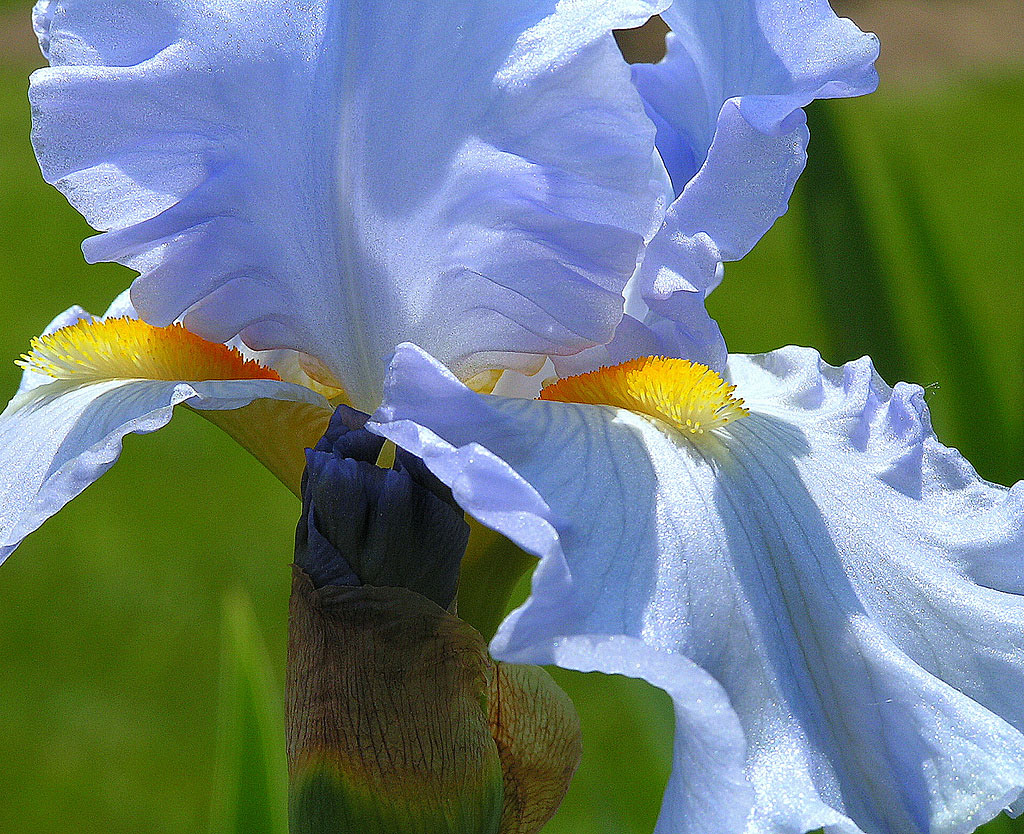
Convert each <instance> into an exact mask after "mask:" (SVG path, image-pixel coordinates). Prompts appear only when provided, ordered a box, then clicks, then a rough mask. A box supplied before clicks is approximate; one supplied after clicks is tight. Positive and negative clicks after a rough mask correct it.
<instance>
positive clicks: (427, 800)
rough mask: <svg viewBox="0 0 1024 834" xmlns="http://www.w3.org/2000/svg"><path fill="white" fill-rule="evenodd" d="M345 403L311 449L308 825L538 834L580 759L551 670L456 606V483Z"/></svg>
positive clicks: (292, 671)
mask: <svg viewBox="0 0 1024 834" xmlns="http://www.w3.org/2000/svg"><path fill="white" fill-rule="evenodd" d="M364 420H365V416H364V415H360V414H359V413H358V412H355V411H353V410H351V409H344V408H343V409H339V411H338V412H337V413H336V414H335V416H334V419H332V422H331V428H330V429H329V431H328V433H327V435H326V436H325V437H324V439H323V440H322V441H321V442H320V443H319V444H317V447H316V448H315V449H314V450H311V451H310V452H309V454H308V457H307V471H306V475H305V477H304V479H303V516H302V519H301V521H300V523H299V528H298V532H297V536H296V564H295V568H294V576H293V584H292V598H291V612H290V623H289V645H288V682H287V690H288V692H287V724H288V727H287V729H288V761H289V772H290V777H291V811H290V813H291V820H292V832H293V834H348V832H351V834H533V832H536V831H537V830H539V829H540V827H541V826H542V825H543V824H544V823H545V822H546V821H547V820H548V819H549V818H550V817H551V815H552V814H553V813H554V811H555V809H556V808H557V807H558V804H559V803H560V802H561V799H562V797H563V796H564V794H565V791H566V789H567V788H568V785H569V780H570V778H571V777H572V774H573V772H574V771H575V769H576V766H577V764H578V763H579V758H580V752H581V746H580V731H579V723H578V720H577V718H576V714H575V711H574V710H573V708H572V704H571V702H570V701H569V699H568V698H567V696H566V695H565V694H564V693H563V692H562V691H561V690H559V689H558V687H557V686H555V684H554V682H553V681H552V680H551V678H550V677H549V676H548V675H547V673H546V672H544V671H543V670H542V669H540V668H537V667H530V666H515V665H509V664H501V663H495V662H494V661H493V660H492V659H491V658H490V657H489V655H488V653H487V646H486V644H485V642H484V640H483V638H482V637H481V636H480V634H479V633H478V632H477V631H476V630H475V629H473V628H472V627H471V626H470V625H468V624H467V623H465V622H463V621H462V620H460V619H458V618H457V617H456V616H454V614H453V613H451V611H452V610H453V609H454V597H455V591H456V587H457V579H458V568H459V563H460V561H461V558H462V555H463V552H464V550H465V546H466V540H467V536H468V529H467V528H466V525H465V521H464V519H463V516H462V513H461V511H459V510H458V508H457V507H456V505H455V503H454V502H453V501H452V500H451V495H450V493H448V491H447V490H446V488H445V487H444V486H443V485H441V484H440V483H439V482H437V481H436V479H435V478H434V477H433V475H431V474H430V473H429V472H428V471H427V470H426V468H425V467H424V466H423V463H422V461H419V460H418V459H416V458H413V457H411V456H408V455H405V453H400V454H399V455H398V456H397V457H396V464H395V467H394V468H393V469H390V470H385V469H380V468H378V467H376V466H375V465H374V462H375V461H376V459H377V457H378V455H379V453H380V449H381V443H380V440H379V438H376V437H374V436H373V435H371V434H370V433H369V432H367V431H366V430H365V429H363V428H362V423H363V421H364Z"/></svg>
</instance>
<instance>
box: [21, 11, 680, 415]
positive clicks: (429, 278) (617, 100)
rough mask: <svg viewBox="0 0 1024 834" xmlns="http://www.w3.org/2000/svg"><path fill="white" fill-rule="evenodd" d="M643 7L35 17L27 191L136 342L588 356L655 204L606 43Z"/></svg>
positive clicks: (462, 369)
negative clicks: (31, 187) (46, 195)
mask: <svg viewBox="0 0 1024 834" xmlns="http://www.w3.org/2000/svg"><path fill="white" fill-rule="evenodd" d="M666 2H667V0H665V2H659V0H612V2H607V0H604V2H602V0H563V1H562V2H558V3H555V2H553V0H505V2H500V3H499V2H491V1H490V0H445V2H437V3H424V2H421V0H344V2H342V0H267V2H261V3H257V4H253V3H251V2H242V0H228V2H213V0H154V2H149V3H144V4H132V5H129V6H126V5H125V4H111V3H109V2H105V0H44V1H43V2H40V3H38V4H37V6H36V30H37V32H38V34H39V37H40V43H41V44H42V47H43V50H44V52H45V54H46V55H47V57H48V58H49V60H50V62H51V64H52V67H51V68H48V69H43V70H40V71H38V72H37V73H36V74H35V75H34V76H33V81H32V90H31V97H32V102H33V108H34V114H35V116H34V134H33V135H34V141H35V146H36V151H37V154H38V157H39V160H40V164H41V166H42V170H43V174H44V176H45V177H46V179H47V180H48V181H49V182H52V183H54V184H55V185H57V187H58V188H60V189H61V190H62V191H63V192H64V193H65V194H66V195H67V196H68V199H69V200H70V201H71V202H72V203H73V204H74V205H75V206H76V207H77V208H78V209H79V210H80V211H81V212H82V213H83V214H84V215H85V217H86V218H87V219H88V220H89V222H90V223H91V224H92V225H93V226H95V227H96V228H97V229H100V230H101V231H104V232H105V234H103V235H100V236H98V237H95V238H92V239H90V240H89V241H87V242H86V245H85V250H86V255H87V257H88V258H89V259H90V260H114V261H119V262H121V263H125V264H127V265H129V266H131V267H133V268H135V269H137V270H139V271H140V272H141V276H140V277H139V278H138V279H137V281H136V283H135V285H134V286H133V289H132V300H133V302H134V303H135V306H136V307H137V308H138V311H139V313H140V314H141V315H142V316H143V318H145V319H146V320H147V321H149V322H150V323H153V324H156V325H166V324H169V323H170V322H172V321H175V320H178V319H179V318H180V317H183V319H182V320H183V321H184V324H185V326H186V327H188V328H189V329H190V330H192V331H193V332H195V333H198V334H200V335H202V336H203V337H205V338H207V339H210V340H212V341H217V342H224V341H227V340H228V339H230V338H232V337H234V336H235V335H236V334H241V337H242V339H243V340H244V341H245V343H246V344H247V345H248V346H250V347H252V348H255V349H271V348H291V349H295V350H298V351H301V352H303V353H306V354H310V355H313V356H315V357H317V358H318V359H319V360H321V361H322V362H323V363H324V365H325V366H326V367H327V368H328V369H329V371H330V372H332V373H333V375H334V376H335V377H336V378H337V379H338V380H340V382H341V384H342V385H343V386H344V388H345V389H346V391H347V392H348V394H349V396H350V398H351V400H352V402H353V404H354V405H356V406H359V407H361V408H364V409H372V408H373V407H375V406H376V405H377V403H378V402H379V397H380V385H381V380H382V376H383V369H384V367H385V364H386V361H387V359H388V357H389V356H390V355H391V352H392V350H393V349H394V347H395V345H396V344H398V343H399V342H401V341H404V340H415V341H417V342H418V343H420V344H423V345H425V346H426V347H427V348H429V349H430V350H431V351H432V353H433V354H434V355H436V356H438V357H439V358H441V359H442V360H443V361H444V362H445V363H446V364H448V365H449V367H452V368H454V369H456V371H457V372H458V373H459V375H460V376H461V377H463V378H468V377H470V376H472V375H473V374H475V373H477V372H478V371H480V370H481V369H482V368H485V367H494V366H495V363H498V364H503V365H507V366H517V365H519V364H524V365H529V364H532V362H533V359H532V358H530V359H528V360H525V359H517V358H516V357H514V356H508V355H502V356H499V357H496V356H495V352H498V353H502V352H507V351H511V352H518V353H533V354H567V353H572V352H575V351H577V350H580V349H582V348H585V347H588V346H590V345H593V344H597V343H602V342H605V341H607V340H608V339H609V338H611V335H612V332H613V330H614V328H615V325H616V323H617V322H618V320H619V318H620V317H621V314H622V301H621V297H620V293H621V290H622V288H623V286H624V284H625V283H626V281H627V279H628V278H629V276H630V274H631V273H632V272H633V270H634V267H635V265H636V260H637V256H638V253H639V251H640V247H641V246H642V243H643V238H644V236H645V235H647V234H649V232H650V228H651V225H652V222H653V221H654V220H655V218H656V216H657V214H658V211H659V210H660V208H659V207H660V206H661V205H662V197H661V195H660V192H661V191H662V190H663V181H662V178H663V176H664V173H663V170H662V169H661V166H660V164H659V163H656V161H655V159H654V155H653V142H654V128H653V126H652V125H651V124H650V121H649V120H648V119H647V118H646V116H645V115H644V109H643V105H642V103H641V101H640V98H639V96H638V95H637V92H636V90H635V88H634V87H633V85H632V84H631V83H630V78H629V70H628V68H627V67H626V65H625V63H624V62H623V61H622V59H621V56H620V55H619V54H618V52H617V50H616V48H615V45H614V42H613V41H612V39H611V35H610V29H611V28H613V27H620V26H631V25H638V24H640V23H642V22H643V21H644V20H645V19H646V18H647V17H649V16H650V15H651V14H654V13H656V12H658V11H660V9H661V8H663V7H664V5H666Z"/></svg>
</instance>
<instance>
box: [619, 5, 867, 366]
mask: <svg viewBox="0 0 1024 834" xmlns="http://www.w3.org/2000/svg"><path fill="white" fill-rule="evenodd" d="M662 17H663V18H664V19H665V21H666V23H668V25H669V26H670V27H671V28H672V32H671V33H670V34H669V36H668V39H667V47H668V51H667V54H666V56H665V58H664V59H663V60H662V61H660V62H659V63H657V64H638V65H636V66H635V67H634V69H633V73H634V80H635V82H636V85H637V88H638V89H639V90H640V93H641V95H642V96H643V98H644V103H645V105H646V107H647V110H648V113H649V115H650V116H651V118H652V120H653V121H654V122H655V124H656V125H657V128H658V133H657V140H656V141H657V146H658V151H659V152H660V154H661V158H662V160H663V161H664V163H665V167H666V168H667V169H668V172H669V174H670V176H671V178H672V183H673V190H674V193H675V196H676V200H675V203H674V204H673V205H672V208H671V210H670V211H669V213H668V216H667V217H666V219H665V226H664V228H663V229H662V230H661V231H660V232H659V233H658V236H657V237H656V238H655V239H654V241H653V242H652V244H651V247H650V248H649V249H648V253H647V256H646V257H645V259H644V265H643V267H642V268H641V270H640V271H639V273H638V274H637V276H636V278H635V280H634V281H633V282H632V284H631V285H630V289H629V290H628V296H629V299H630V301H629V303H628V304H627V307H626V312H627V313H629V314H631V315H632V316H634V317H635V318H637V319H639V320H641V321H644V322H645V323H646V324H648V325H649V326H650V327H651V329H652V330H655V331H656V332H658V333H659V335H661V336H662V337H663V338H664V339H666V340H667V342H668V344H667V346H666V347H665V350H664V352H670V353H671V352H673V347H674V348H675V349H676V350H678V351H680V352H682V353H683V354H685V355H686V356H688V357H689V358H691V359H694V360H695V361H698V362H702V363H704V364H707V365H710V366H711V367H713V368H716V369H719V370H720V369H721V368H722V367H723V365H724V363H725V354H726V351H725V342H724V341H723V340H722V338H721V334H720V333H719V332H718V328H717V325H715V324H714V322H712V321H711V319H710V318H709V317H708V314H707V312H706V311H705V310H704V299H705V298H706V297H707V295H708V293H710V292H711V291H712V290H713V289H714V288H715V287H716V286H717V285H718V282H719V281H720V280H721V269H720V264H721V263H722V262H724V261H735V260H739V259H740V258H742V257H743V256H744V255H746V254H747V252H749V251H750V250H751V249H752V248H753V246H754V245H755V244H756V243H757V241H758V240H760V239H761V237H762V236H763V235H764V234H765V233H766V232H767V231H768V229H770V228H771V226H772V224H773V223H774V222H775V221H776V220H777V219H778V218H779V217H781V216H782V215H783V214H785V212H786V210H787V208H788V205H789V198H790V195H791V194H792V192H793V187H794V185H795V183H796V180H797V178H798V177H799V176H800V173H801V171H803V168H804V165H805V163H806V159H807V143H808V132H807V126H806V118H805V116H804V113H803V110H802V109H801V108H803V107H804V106H805V105H807V104H809V103H810V102H811V101H813V100H814V99H819V98H838V97H846V96H858V95H863V94H865V93H869V92H871V91H872V90H874V89H875V87H876V86H877V84H878V76H877V73H876V72H875V69H874V61H875V59H876V57H877V55H878V41H877V39H876V38H875V36H874V35H869V34H865V33H864V32H861V31H860V30H859V29H858V28H857V27H856V26H855V25H854V24H853V23H851V22H850V21H849V20H844V19H840V18H838V17H836V15H835V14H834V13H833V11H832V9H831V8H830V7H829V4H828V2H827V0H675V2H673V4H672V6H671V7H670V8H669V9H668V10H667V11H665V12H664V13H663V15H662ZM666 264H671V265H672V268H671V269H668V268H667V267H666Z"/></svg>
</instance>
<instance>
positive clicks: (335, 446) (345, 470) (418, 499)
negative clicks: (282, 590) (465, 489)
mask: <svg viewBox="0 0 1024 834" xmlns="http://www.w3.org/2000/svg"><path fill="white" fill-rule="evenodd" d="M367 419H368V417H367V415H365V414H363V413H362V412H359V411H356V410H355V409H353V408H349V407H348V406H339V407H338V409H337V410H336V411H335V412H334V415H333V416H332V417H331V422H330V425H329V426H328V428H327V432H326V433H325V434H324V436H323V438H321V440H320V441H319V442H318V443H317V444H316V448H314V449H307V450H306V471H305V474H304V475H303V477H302V517H301V518H300V520H299V524H298V528H297V530H296V534H295V564H296V565H298V566H299V567H300V568H301V569H302V570H303V571H304V572H305V573H306V574H307V575H308V576H309V577H310V579H311V580H312V582H313V585H314V587H317V588H321V587H323V586H325V585H348V586H353V585H355V586H358V585H374V586H378V587H399V588H408V589H410V590H412V591H416V592H417V593H419V594H422V595H423V596H425V597H427V598H428V599H431V600H433V601H434V602H435V603H437V604H438V605H439V606H441V607H442V608H448V607H449V606H450V605H451V603H452V601H453V600H454V599H455V591H456V587H457V585H458V578H459V565H460V563H461V562H462V557H463V555H464V554H465V552H466V544H467V542H468V541H469V525H468V524H467V523H466V520H465V518H464V516H463V514H462V510H461V509H459V507H458V505H457V504H456V503H455V501H454V499H453V498H452V495H451V492H450V490H448V488H447V487H445V486H444V484H442V483H441V482H440V481H439V480H438V479H437V478H436V477H435V476H434V475H433V473H431V472H430V471H429V470H428V469H427V467H426V465H425V464H424V463H423V461H422V460H420V459H419V458H417V457H415V456H413V455H410V454H408V453H407V452H405V451H403V450H401V449H400V450H398V452H397V453H396V455H395V464H394V468H392V469H381V468H380V467H378V466H377V465H376V462H377V458H378V457H379V456H380V451H381V448H382V447H383V445H384V440H383V439H382V438H381V437H379V436H377V435H375V434H372V433H370V432H369V431H367V430H366V429H365V428H364V426H365V423H366V421H367Z"/></svg>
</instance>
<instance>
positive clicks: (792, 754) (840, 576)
mask: <svg viewBox="0 0 1024 834" xmlns="http://www.w3.org/2000/svg"><path fill="white" fill-rule="evenodd" d="M726 376H727V378H728V380H729V381H730V382H733V383H735V384H736V385H737V386H738V389H737V394H738V395H740V396H742V397H744V399H745V401H746V404H747V406H748V407H749V408H750V412H751V413H750V414H749V415H747V416H745V417H741V418H740V419H738V420H736V421H734V422H733V423H730V424H729V425H728V426H726V427H725V428H723V429H721V430H720V431H719V432H718V433H717V434H716V436H714V437H705V438H704V441H702V442H691V441H690V440H688V439H685V438H684V437H683V436H682V435H680V434H678V433H675V432H673V431H670V430H667V428H666V427H664V426H662V425H659V424H656V423H655V422H653V421H651V420H649V419H647V418H645V417H642V416H640V415H637V414H635V413H633V412H630V411H625V410H622V409H615V408H610V407H606V406H592V405H572V404H566V403H557V402H543V401H531V400H514V399H507V398H501V397H494V396H490V397H485V396H481V395H478V394H474V393H472V392H471V391H469V390H468V389H467V388H465V386H463V385H461V384H460V383H459V382H458V380H457V379H456V378H455V377H453V376H452V375H451V374H450V373H449V372H447V371H446V370H445V369H444V368H443V366H441V365H440V364H439V363H437V362H436V361H435V360H432V359H431V358H430V357H429V356H427V355H426V354H424V353H423V352H422V351H420V350H419V349H417V348H415V347H413V346H402V347H401V348H399V350H398V352H397V353H396V357H395V360H394V362H393V364H392V366H391V370H390V373H389V377H388V381H387V383H386V389H385V391H386V393H385V404H384V405H383V406H382V408H381V409H380V411H379V412H378V413H377V414H376V415H374V416H373V417H372V418H371V421H370V423H368V424H367V427H368V428H370V429H371V430H373V431H377V432H379V433H380V434H382V435H384V436H385V437H388V438H390V439H391V440H393V441H395V442H396V443H397V444H398V445H400V446H402V447H403V448H405V449H407V450H409V451H410V452H412V453H414V454H416V455H419V456H421V457H422V458H423V460H424V461H425V462H426V463H427V465H428V466H429V467H430V468H431V469H432V470H433V471H434V472H435V473H436V474H437V475H438V477H440V478H441V480H442V481H444V482H445V483H447V484H449V485H450V486H451V488H452V491H453V494H454V496H455V498H456V499H457V500H458V501H459V503H460V504H461V505H462V506H463V507H464V508H465V509H466V510H467V511H468V512H469V513H470V514H472V515H473V516H475V517H476V518H477V519H479V520H480V521H481V522H483V523H485V524H487V525H489V526H491V527H494V528H495V529H497V530H499V531H500V532H502V533H503V534H505V535H506V536H508V537H509V538H511V539H512V540H513V541H514V542H516V543H517V544H518V545H519V546H521V547H523V548H524V549H526V550H528V551H529V552H531V553H534V554H536V555H538V556H539V557H540V558H541V562H540V564H539V566H538V568H537V570H536V572H535V574H534V578H533V584H532V593H531V596H530V598H529V599H528V600H527V602H526V603H525V604H524V605H523V606H522V607H521V608H520V609H518V610H517V611H515V612H513V614H511V615H510V616H509V618H508V619H507V620H506V622H505V623H504V624H503V625H502V627H501V629H500V630H499V632H498V634H497V636H496V637H495V639H494V641H493V643H492V647H491V648H492V652H493V653H494V654H495V656H496V657H498V658H501V659H503V660H508V661H513V662H526V663H557V664H559V665H562V666H566V667H569V668H576V669H599V670H603V671H606V672H616V673H623V674H631V675H635V676H638V677H642V678H645V679H647V680H650V681H651V682H653V683H655V684H656V685H658V686H661V687H663V688H665V689H666V690H667V691H668V692H669V693H670V694H671V695H672V696H673V698H674V702H675V706H676V711H677V737H676V748H675V757H674V770H673V774H672V777H671V779H670V782H669V786H668V789H667V793H666V797H665V802H664V807H663V811H662V815H661V819H660V822H659V826H658V832H660V834H670V832H671V834H696V833H697V832H700V833H701V834H709V832H716V834H804V832H806V831H810V830H814V829H817V828H819V827H824V828H825V829H826V831H828V832H829V834H834V833H835V832H841V833H842V834H856V833H857V832H865V834H894V833H895V832H899V833H900V834H904V833H906V834H926V833H927V834H968V832H971V831H973V830H974V829H975V828H976V827H977V826H978V825H980V824H981V823H983V822H985V821H986V820H988V819H991V818H992V817H994V816H996V814H997V813H998V812H999V811H1000V810H1001V809H1003V808H1005V807H1007V806H1009V805H1011V803H1013V802H1014V801H1015V800H1017V799H1018V797H1020V796H1021V792H1022V790H1024V732H1022V731H1024V700H1022V699H1021V697H1020V693H1021V691H1022V690H1024V560H1022V559H1021V553H1022V551H1024V494H1022V492H1021V489H1022V487H1021V485H1020V484H1018V486H1016V487H1014V488H1013V489H1006V488H1004V487H1000V486H996V485H994V484H990V483H987V482H985V481H983V480H982V479H981V478H979V477H978V475H977V474H976V473H975V472H974V470H973V469H972V468H971V466H970V465H969V464H968V463H967V462H966V461H965V460H964V459H963V458H962V457H961V456H960V454H959V453H958V452H956V451H955V450H952V449H949V448H947V447H945V446H943V445H942V444H941V443H940V442H939V441H938V440H937V439H936V437H935V435H934V434H933V432H932V430H931V427H930V424H929V419H928V413H927V409H926V407H925V404H924V396H923V395H924V392H923V391H922V389H921V388H920V387H918V386H915V385H907V384H903V383H900V384H898V385H897V386H896V387H895V388H890V387H889V386H887V385H886V384H885V383H884V382H883V381H882V380H881V379H880V378H879V377H878V375H877V374H876V373H875V371H874V369H873V368H872V366H871V363H870V361H869V360H867V359H863V360H858V361H856V362H851V363H849V364H847V365H845V366H842V367H839V368H834V367H831V366H829V365H826V364H825V363H824V362H822V360H821V359H820V357H819V356H818V355H817V353H816V352H814V351H812V350H809V349H803V348H783V349H781V350H778V351H775V352H773V353H769V354H765V355H761V356H744V355H736V356H732V357H730V359H729V362H728V365H727V368H726Z"/></svg>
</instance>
